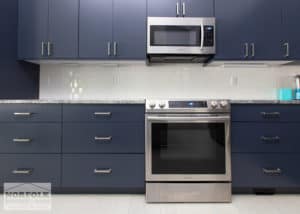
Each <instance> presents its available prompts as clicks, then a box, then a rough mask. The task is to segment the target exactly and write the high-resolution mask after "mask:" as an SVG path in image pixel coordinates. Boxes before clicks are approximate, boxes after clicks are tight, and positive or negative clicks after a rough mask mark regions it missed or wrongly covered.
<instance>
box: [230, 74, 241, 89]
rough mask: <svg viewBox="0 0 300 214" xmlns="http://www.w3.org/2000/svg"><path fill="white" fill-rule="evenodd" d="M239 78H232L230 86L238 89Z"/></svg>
mask: <svg viewBox="0 0 300 214" xmlns="http://www.w3.org/2000/svg"><path fill="white" fill-rule="evenodd" d="M238 81H239V80H238V77H237V76H231V77H230V86H232V87H237V86H238Z"/></svg>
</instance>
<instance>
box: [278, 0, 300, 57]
mask: <svg viewBox="0 0 300 214" xmlns="http://www.w3.org/2000/svg"><path fill="white" fill-rule="evenodd" d="M299 11H300V2H299V0H285V1H283V25H284V28H283V31H284V40H283V44H282V51H283V54H284V55H286V54H287V47H286V46H283V45H284V43H288V45H289V54H288V57H285V58H287V59H295V60H296V59H297V60H298V59H300V28H299V19H300V13H299Z"/></svg>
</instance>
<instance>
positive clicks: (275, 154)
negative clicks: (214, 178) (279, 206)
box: [231, 104, 300, 193]
mask: <svg viewBox="0 0 300 214" xmlns="http://www.w3.org/2000/svg"><path fill="white" fill-rule="evenodd" d="M231 111H232V123H231V128H232V129H231V147H232V149H231V150H232V187H233V192H238V193H244V192H245V193H248V192H251V193H253V192H254V193H276V192H283V193H285V192H287V193H290V192H300V171H299V170H298V164H299V163H300V144H299V137H300V135H299V131H298V130H300V119H299V117H297V115H298V114H297V113H299V112H300V106H299V105H293V104H291V105H288V104H268V105H262V104H257V105H256V104H237V105H235V104H234V105H232V108H231ZM295 115H296V116H295Z"/></svg>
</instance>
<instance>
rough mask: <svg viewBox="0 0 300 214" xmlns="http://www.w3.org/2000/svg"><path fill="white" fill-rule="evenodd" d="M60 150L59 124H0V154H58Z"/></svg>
mask: <svg viewBox="0 0 300 214" xmlns="http://www.w3.org/2000/svg"><path fill="white" fill-rule="evenodd" d="M60 148H61V125H60V124H57V123H42V124H37V123H21V124H20V123H5V124H3V123H2V124H0V153H60V150H61V149H60Z"/></svg>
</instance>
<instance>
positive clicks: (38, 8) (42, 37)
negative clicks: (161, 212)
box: [18, 0, 48, 59]
mask: <svg viewBox="0 0 300 214" xmlns="http://www.w3.org/2000/svg"><path fill="white" fill-rule="evenodd" d="M18 30H19V39H18V52H19V59H39V58H43V57H46V56H47V53H46V52H47V51H46V45H47V41H48V0H19V27H18Z"/></svg>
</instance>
